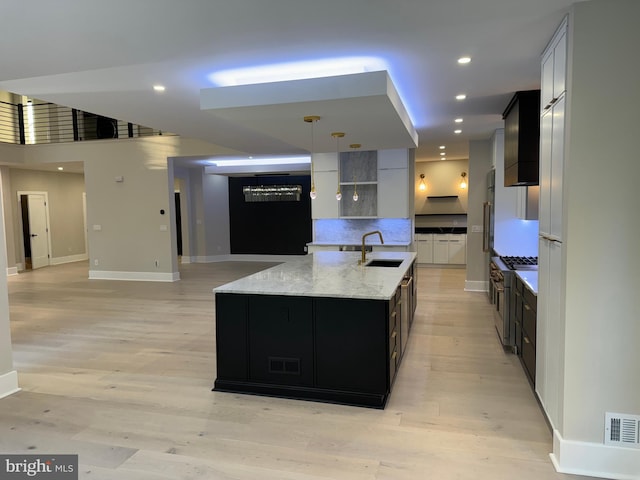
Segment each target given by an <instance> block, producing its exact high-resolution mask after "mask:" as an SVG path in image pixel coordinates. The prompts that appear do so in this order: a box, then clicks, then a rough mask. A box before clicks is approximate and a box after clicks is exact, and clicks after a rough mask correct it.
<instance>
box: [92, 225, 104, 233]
mask: <svg viewBox="0 0 640 480" xmlns="http://www.w3.org/2000/svg"><path fill="white" fill-rule="evenodd" d="M100 230H102V225H94V226H93V231H94V232H99V231H100Z"/></svg>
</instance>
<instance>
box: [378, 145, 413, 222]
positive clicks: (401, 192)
mask: <svg viewBox="0 0 640 480" xmlns="http://www.w3.org/2000/svg"><path fill="white" fill-rule="evenodd" d="M408 165H409V151H408V150H407V149H406V148H398V149H389V150H378V217H380V218H409V216H410V203H409V202H413V195H412V189H410V188H409V169H408ZM410 192H411V195H410ZM410 197H411V198H410Z"/></svg>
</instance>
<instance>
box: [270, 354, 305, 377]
mask: <svg viewBox="0 0 640 480" xmlns="http://www.w3.org/2000/svg"><path fill="white" fill-rule="evenodd" d="M267 360H268V362H269V373H286V374H289V375H300V373H301V372H300V359H299V358H283V357H267Z"/></svg>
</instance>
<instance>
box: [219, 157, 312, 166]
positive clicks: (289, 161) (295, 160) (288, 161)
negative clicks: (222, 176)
mask: <svg viewBox="0 0 640 480" xmlns="http://www.w3.org/2000/svg"><path fill="white" fill-rule="evenodd" d="M208 163H209V165H211V166H214V167H253V166H270V165H296V164H301V163H311V157H309V156H298V157H254V158H220V159H217V158H216V159H211V160H209V161H208Z"/></svg>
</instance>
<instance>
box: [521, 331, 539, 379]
mask: <svg viewBox="0 0 640 480" xmlns="http://www.w3.org/2000/svg"><path fill="white" fill-rule="evenodd" d="M522 364H523V365H524V369H525V371H526V373H527V374H528V375H529V378H530V379H531V382H532V383H533V384H534V385H535V383H536V347H535V346H534V344H533V343H531V340H530V339H529V337H528V335H526V334H524V335H523V336H522Z"/></svg>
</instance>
